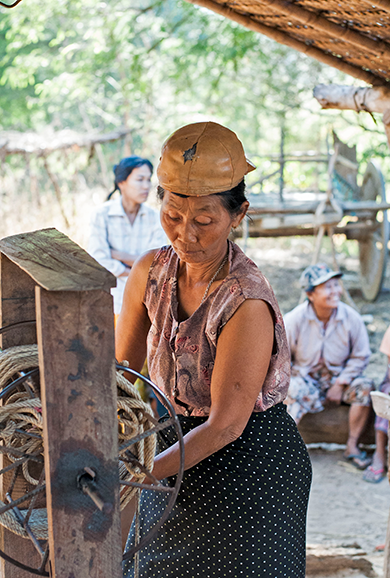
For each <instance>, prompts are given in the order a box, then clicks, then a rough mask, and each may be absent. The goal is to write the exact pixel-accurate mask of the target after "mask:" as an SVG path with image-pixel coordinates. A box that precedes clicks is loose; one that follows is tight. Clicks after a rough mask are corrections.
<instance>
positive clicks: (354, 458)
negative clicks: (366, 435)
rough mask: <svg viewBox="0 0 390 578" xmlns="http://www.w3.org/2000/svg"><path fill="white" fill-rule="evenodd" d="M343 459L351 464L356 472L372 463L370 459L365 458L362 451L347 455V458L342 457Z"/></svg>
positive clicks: (365, 455)
mask: <svg viewBox="0 0 390 578" xmlns="http://www.w3.org/2000/svg"><path fill="white" fill-rule="evenodd" d="M344 459H345V460H347V462H351V464H352V465H353V466H355V467H356V468H357V469H358V470H365V469H366V468H367V466H369V465H370V464H371V461H372V460H371V458H368V457H367V454H366V452H364V451H361V452H359V453H358V454H349V455H348V456H344Z"/></svg>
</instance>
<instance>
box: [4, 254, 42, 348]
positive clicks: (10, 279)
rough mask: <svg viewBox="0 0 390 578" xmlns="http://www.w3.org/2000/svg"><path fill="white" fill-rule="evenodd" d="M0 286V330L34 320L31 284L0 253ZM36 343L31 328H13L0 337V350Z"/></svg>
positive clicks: (33, 330) (32, 282) (33, 289)
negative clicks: (13, 324)
mask: <svg viewBox="0 0 390 578" xmlns="http://www.w3.org/2000/svg"><path fill="white" fill-rule="evenodd" d="M0 284H1V289H0V294H1V297H0V301H1V303H0V327H5V326H6V325H11V324H12V323H19V322H20V321H30V320H33V319H35V283H34V281H33V280H32V279H31V277H29V276H28V275H26V273H24V272H23V271H21V270H20V269H19V267H18V266H17V265H15V264H14V263H12V261H10V260H9V259H8V258H7V257H6V256H5V255H1V254H0ZM36 342H37V341H36V332H35V327H34V326H27V327H21V328H20V329H16V328H15V329H12V330H10V331H7V333H4V334H3V335H0V347H2V348H3V349H5V348H7V347H13V346H14V345H28V344H30V343H36Z"/></svg>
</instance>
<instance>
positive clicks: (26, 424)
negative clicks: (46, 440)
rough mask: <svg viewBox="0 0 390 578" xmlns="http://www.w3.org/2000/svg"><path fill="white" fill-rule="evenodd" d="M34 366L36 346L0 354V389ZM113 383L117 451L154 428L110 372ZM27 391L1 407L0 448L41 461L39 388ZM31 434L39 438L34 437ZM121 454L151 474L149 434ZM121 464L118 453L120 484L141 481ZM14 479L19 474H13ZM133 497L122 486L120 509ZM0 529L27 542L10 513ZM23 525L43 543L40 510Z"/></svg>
mask: <svg viewBox="0 0 390 578" xmlns="http://www.w3.org/2000/svg"><path fill="white" fill-rule="evenodd" d="M35 367H38V348H37V346H36V345H23V346H18V347H11V348H9V349H6V350H4V351H0V390H2V389H3V388H4V387H6V386H7V385H8V384H9V383H10V382H12V380H13V379H15V376H16V375H17V374H18V373H19V372H21V371H27V370H31V369H34V368H35ZM35 383H36V382H35ZM116 384H117V393H118V404H117V411H118V445H119V446H121V445H122V444H125V443H126V442H128V441H130V440H131V439H132V438H133V437H135V436H137V435H139V434H141V433H144V432H145V431H147V430H149V429H151V428H152V427H153V425H154V424H153V421H152V420H153V415H152V411H151V408H150V406H149V405H147V404H146V403H145V402H144V401H143V400H142V398H141V396H140V395H139V393H138V391H137V389H136V388H135V387H134V386H133V385H132V384H131V383H130V382H129V381H128V380H127V379H126V378H125V377H123V375H121V373H120V372H116ZM33 390H34V394H35V396H36V397H34V398H31V396H30V395H29V394H28V393H27V392H24V391H18V392H14V393H11V395H10V396H8V398H7V399H6V401H5V402H3V406H1V407H0V441H2V442H3V443H2V445H3V446H6V447H8V448H13V449H15V450H16V451H15V453H18V452H23V453H25V454H33V455H34V456H42V457H43V420H42V406H41V399H40V392H39V386H36V385H34V383H33ZM30 434H32V435H30ZM37 435H38V436H40V437H39V438H37V437H36V436H37ZM127 449H128V450H130V451H131V453H132V454H133V455H134V456H135V457H136V459H137V460H138V461H139V462H140V463H141V464H142V466H144V467H145V468H146V469H147V470H149V471H150V470H152V468H153V461H154V455H155V450H156V435H155V434H152V435H150V436H148V437H146V438H144V439H143V440H141V441H139V442H137V443H136V444H132V445H130V446H129V447H128V448H127ZM2 453H3V452H2ZM5 455H7V457H8V459H9V461H10V462H12V463H14V462H15V461H17V460H18V459H20V456H17V455H13V454H12V453H5ZM125 459H126V451H124V452H123V453H122V459H121V456H119V477H120V480H121V481H130V480H133V481H135V482H142V481H143V480H144V478H145V474H144V473H143V472H142V471H141V470H140V469H139V468H138V467H137V466H133V465H131V464H130V463H127V462H126V461H125ZM33 463H34V462H33V461H31V460H26V461H25V462H24V463H23V464H22V465H21V466H20V469H21V473H22V474H23V477H24V479H25V480H26V482H28V484H31V485H33V486H36V485H38V483H39V479H38V477H39V475H37V473H36V470H37V468H36V466H35V469H34V473H33V472H32V471H31V464H33ZM35 463H36V462H35ZM38 469H39V468H38ZM11 474H12V471H11ZM18 475H19V476H20V475H21V474H20V473H18ZM136 492H137V488H132V487H130V486H124V489H123V490H122V491H121V496H120V508H121V510H122V509H123V508H124V507H125V506H126V505H127V504H128V503H129V501H130V500H131V499H132V497H133V496H134V495H135V493H136ZM3 505H4V503H3V502H1V501H0V508H1V507H2V506H3ZM22 512H23V510H22ZM0 524H2V525H3V526H5V527H6V528H7V529H8V530H11V531H12V532H14V533H15V534H18V535H20V536H24V537H26V538H27V537H28V536H27V533H26V532H25V530H24V528H23V527H22V526H21V524H20V523H19V521H18V520H17V519H16V516H15V514H14V513H13V512H12V510H8V511H7V512H5V513H4V514H1V515H0ZM29 525H30V527H31V529H32V531H33V532H34V534H35V535H36V536H37V538H39V539H42V540H46V539H47V538H48V529H47V513H46V508H36V509H33V510H32V513H31V517H30V519H29Z"/></svg>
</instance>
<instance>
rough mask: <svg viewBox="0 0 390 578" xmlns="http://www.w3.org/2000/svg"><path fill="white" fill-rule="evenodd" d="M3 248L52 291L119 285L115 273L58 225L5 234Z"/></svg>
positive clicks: (104, 287) (35, 278) (1, 246)
mask: <svg viewBox="0 0 390 578" xmlns="http://www.w3.org/2000/svg"><path fill="white" fill-rule="evenodd" d="M0 252H1V253H3V254H4V255H6V256H7V257H8V258H9V259H10V260H11V261H12V262H13V263H15V264H17V265H18V266H19V267H20V268H21V269H22V270H23V271H25V272H26V273H28V274H29V275H30V277H32V278H33V279H34V281H36V283H37V284H38V285H40V286H41V287H43V288H44V289H47V290H49V291H85V290H89V289H103V290H105V291H109V289H110V288H111V287H115V285H116V279H115V277H114V275H112V274H111V273H110V272H109V271H107V269H105V268H104V267H102V266H101V265H99V263H98V262H97V261H95V259H93V257H91V256H90V255H88V253H87V252H86V251H84V249H82V248H81V247H80V246H79V245H77V244H76V243H74V242H73V241H72V240H71V239H69V238H68V237H67V236H66V235H64V234H63V233H60V232H59V231H57V230H56V229H42V230H40V231H33V232H31V233H22V234H20V235H13V236H11V237H6V238H5V239H2V240H1V241H0Z"/></svg>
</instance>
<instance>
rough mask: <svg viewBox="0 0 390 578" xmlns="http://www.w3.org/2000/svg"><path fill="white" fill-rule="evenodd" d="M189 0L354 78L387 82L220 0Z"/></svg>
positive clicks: (374, 83)
mask: <svg viewBox="0 0 390 578" xmlns="http://www.w3.org/2000/svg"><path fill="white" fill-rule="evenodd" d="M187 2H190V3H191V4H196V5H198V6H203V7H204V8H208V9H209V10H212V11H213V12H216V13H217V14H221V16H224V17H225V18H229V19H230V20H233V21H234V22H237V23H238V24H241V25H242V26H245V27H246V28H249V30H253V31H254V32H259V33H260V34H264V36H268V37H269V38H271V39H272V40H275V41H276V42H278V43H279V44H284V45H285V46H289V47H290V48H294V49H295V50H298V51H299V52H302V53H303V54H306V55H307V56H310V57H312V58H314V59H315V60H318V61H319V62H323V63H324V64H327V65H328V66H332V67H333V68H337V69H338V70H340V71H341V72H344V73H345V74H349V75H350V76H353V77H354V78H358V79H360V80H363V81H364V82H367V83H368V84H373V85H377V86H378V85H383V84H386V81H385V79H383V78H381V77H380V76H377V75H376V74H373V73H372V72H369V71H367V70H365V69H363V68H360V67H359V66H355V65H353V64H349V63H348V62H346V61H345V60H343V59H342V58H338V57H337V56H333V55H332V54H330V53H328V52H324V51H322V50H320V49H319V48H315V47H314V46H311V45H310V44H306V43H305V42H301V41H300V40H297V39H295V38H293V37H292V36H290V35H289V34H286V33H285V32H283V31H282V30H278V29H276V28H272V27H271V26H266V25H265V24H261V23H260V22H259V21H258V20H255V18H252V17H250V16H245V15H244V14H241V13H239V12H236V11H235V10H233V8H230V7H228V6H226V5H223V4H218V2H215V1H214V0H187ZM389 4H390V2H389ZM389 9H390V8H389Z"/></svg>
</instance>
